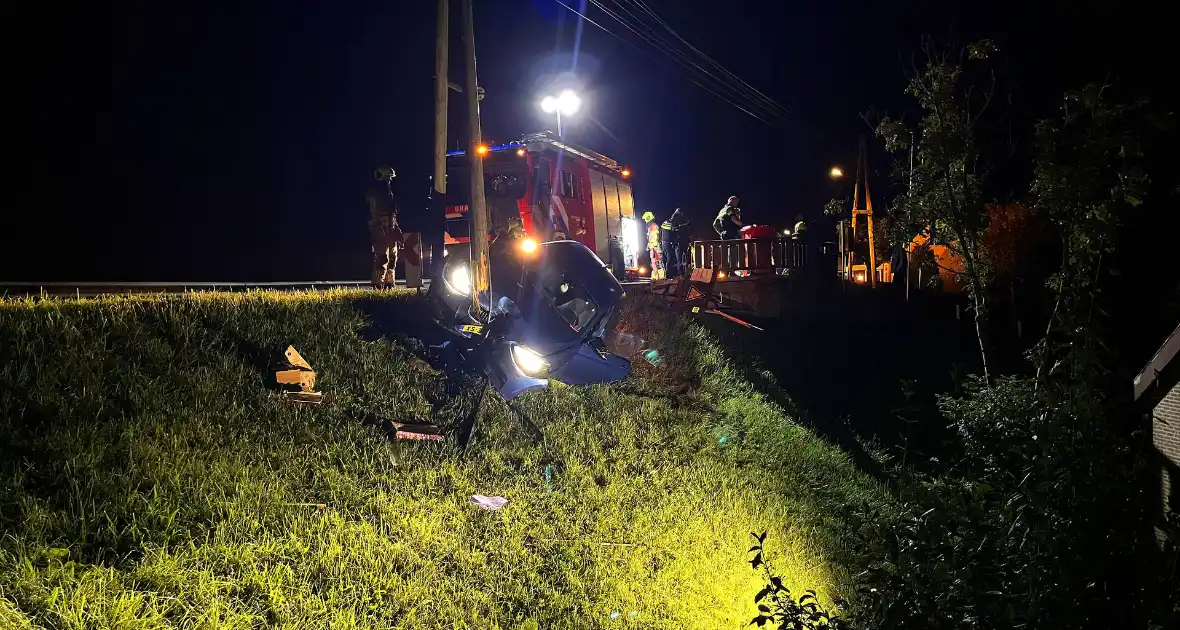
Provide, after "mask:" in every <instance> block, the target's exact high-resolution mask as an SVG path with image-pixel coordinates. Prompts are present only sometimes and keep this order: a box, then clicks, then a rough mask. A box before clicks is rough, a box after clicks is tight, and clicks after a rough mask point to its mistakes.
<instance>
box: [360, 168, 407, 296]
mask: <svg viewBox="0 0 1180 630" xmlns="http://www.w3.org/2000/svg"><path fill="white" fill-rule="evenodd" d="M396 178H397V173H395V172H394V170H393V169H392V168H390V167H388V166H380V167H378V168H377V169H376V170H374V171H373V179H374V180H375V181H374V183H373V185H371V186H370V187H369V190H368V191H366V193H365V201H366V203H367V204H368V206H369V241H370V244H371V245H372V249H373V275H372V282H373V288H374V289H388V288H393V286H394V280H393V268H394V266H395V265H397V250H398V248H400V247H401V244H402V232H401V229H400V228H399V226H398V223H397V211H398V205H397V193H396V192H395V191H394V182H395V181H396Z"/></svg>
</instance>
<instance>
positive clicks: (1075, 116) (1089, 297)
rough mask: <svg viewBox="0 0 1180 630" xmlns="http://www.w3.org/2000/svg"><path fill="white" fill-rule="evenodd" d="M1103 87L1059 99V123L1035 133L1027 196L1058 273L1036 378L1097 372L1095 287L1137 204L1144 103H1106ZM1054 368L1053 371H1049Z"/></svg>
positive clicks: (1143, 180) (1143, 181)
mask: <svg viewBox="0 0 1180 630" xmlns="http://www.w3.org/2000/svg"><path fill="white" fill-rule="evenodd" d="M1108 90H1109V87H1108V86H1104V85H1096V84H1091V85H1089V86H1087V87H1086V88H1084V89H1082V90H1080V91H1076V92H1070V93H1068V94H1066V95H1065V100H1064V102H1063V103H1062V106H1061V110H1060V116H1059V117H1056V118H1052V119H1046V120H1041V121H1039V122H1038V123H1037V126H1036V144H1037V157H1036V160H1035V163H1034V167H1033V183H1032V196H1033V199H1034V201H1035V203H1036V206H1037V208H1038V209H1039V210H1040V211H1041V212H1044V213H1045V215H1046V216H1047V217H1048V219H1049V221H1050V222H1051V223H1052V224H1053V226H1054V228H1055V229H1056V232H1057V235H1058V236H1059V237H1060V239H1061V265H1060V268H1059V269H1058V271H1057V273H1055V274H1053V275H1052V276H1051V277H1050V278H1049V282H1048V286H1049V289H1050V290H1051V291H1052V292H1053V293H1054V294H1055V295H1056V302H1055V304H1054V308H1053V314H1052V316H1051V317H1050V321H1049V325H1048V328H1047V330H1046V331H1045V338H1044V339H1042V340H1041V342H1040V343H1039V344H1038V346H1037V347H1036V348H1035V349H1034V353H1033V356H1034V361H1035V363H1036V365H1037V376H1038V378H1045V377H1048V376H1050V374H1057V373H1061V372H1062V371H1068V372H1070V374H1069V375H1070V376H1071V377H1073V378H1077V377H1079V376H1080V373H1079V371H1080V370H1082V369H1089V368H1090V367H1092V366H1091V365H1089V364H1087V365H1084V366H1083V364H1082V362H1090V363H1092V364H1093V365H1101V364H1102V363H1103V361H1101V360H1097V361H1096V359H1097V357H1096V356H1095V352H1099V351H1101V349H1100V348H1098V347H1097V346H1096V343H1097V342H1098V340H1099V339H1100V338H1101V337H1100V336H1099V335H1096V334H1095V332H1096V331H1095V326H1096V325H1097V324H1098V319H1099V318H1100V316H1101V315H1102V310H1101V308H1096V307H1097V304H1098V303H1099V300H1100V293H1101V291H1102V281H1103V279H1104V277H1107V276H1109V275H1110V273H1111V271H1112V270H1111V268H1110V265H1108V264H1105V262H1106V259H1107V257H1108V256H1109V255H1110V254H1111V253H1112V252H1113V251H1114V248H1115V235H1116V233H1117V228H1118V224H1119V219H1120V216H1121V215H1122V214H1123V213H1125V212H1128V211H1130V210H1132V209H1134V208H1136V207H1138V206H1139V205H1140V204H1141V203H1142V199H1143V196H1144V194H1145V192H1146V188H1147V175H1146V173H1145V172H1144V171H1143V169H1142V167H1141V161H1142V157H1143V153H1142V149H1141V146H1140V140H1139V137H1140V127H1142V126H1143V125H1144V124H1146V123H1147V122H1149V121H1150V118H1148V117H1147V116H1146V115H1145V114H1144V108H1145V106H1146V101H1142V100H1139V101H1134V102H1131V103H1129V104H1118V103H1111V102H1110V100H1109V99H1108V98H1107V92H1108ZM1054 368H1057V369H1054Z"/></svg>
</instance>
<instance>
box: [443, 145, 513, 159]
mask: <svg viewBox="0 0 1180 630" xmlns="http://www.w3.org/2000/svg"><path fill="white" fill-rule="evenodd" d="M523 146H524V143H523V142H509V143H508V144H497V145H495V146H490V147H488V153H495V152H496V151H506V150H508V149H519V148H520V147H523ZM456 155H467V152H466V151H451V152H450V153H447V157H453V156H456Z"/></svg>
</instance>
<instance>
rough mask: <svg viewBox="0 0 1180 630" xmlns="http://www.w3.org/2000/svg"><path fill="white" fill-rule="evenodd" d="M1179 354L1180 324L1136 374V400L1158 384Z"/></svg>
mask: <svg viewBox="0 0 1180 630" xmlns="http://www.w3.org/2000/svg"><path fill="white" fill-rule="evenodd" d="M1177 354H1180V326H1176V330H1173V331H1172V334H1171V335H1168V338H1167V339H1165V340H1164V344H1163V345H1162V346H1160V349H1159V350H1157V351H1156V353H1155V355H1154V356H1152V357H1151V360H1150V361H1148V362H1147V365H1145V366H1143V369H1142V370H1140V371H1139V373H1138V374H1136V375H1135V380H1134V381H1133V382H1134V385H1135V400H1139V398H1141V397H1142V396H1143V394H1145V393H1147V392H1148V390H1150V389H1151V388H1152V386H1153V385H1155V384H1156V381H1157V380H1158V379H1159V376H1160V374H1161V373H1163V371H1164V370H1165V369H1167V367H1168V364H1170V363H1171V362H1172V360H1173V359H1175V358H1176V355H1177Z"/></svg>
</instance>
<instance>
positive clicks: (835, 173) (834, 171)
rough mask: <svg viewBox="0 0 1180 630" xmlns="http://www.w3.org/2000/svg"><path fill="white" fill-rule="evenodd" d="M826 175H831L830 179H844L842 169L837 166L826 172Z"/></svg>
mask: <svg viewBox="0 0 1180 630" xmlns="http://www.w3.org/2000/svg"><path fill="white" fill-rule="evenodd" d="M828 175H831V176H832V179H839V178H841V177H844V169H842V168H840V167H839V166H833V167H832V170H830V171H828Z"/></svg>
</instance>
